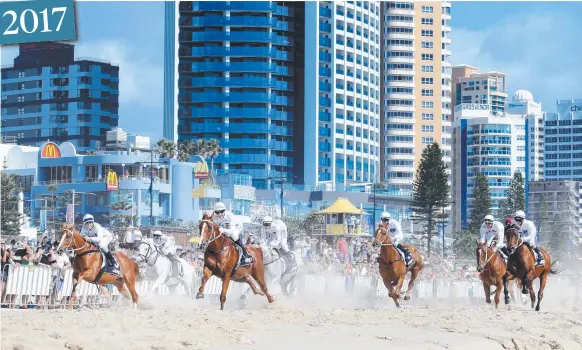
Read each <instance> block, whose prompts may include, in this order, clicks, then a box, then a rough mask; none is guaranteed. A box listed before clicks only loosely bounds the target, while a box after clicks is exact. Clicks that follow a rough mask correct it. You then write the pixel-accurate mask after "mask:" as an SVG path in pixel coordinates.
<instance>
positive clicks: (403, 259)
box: [394, 246, 410, 267]
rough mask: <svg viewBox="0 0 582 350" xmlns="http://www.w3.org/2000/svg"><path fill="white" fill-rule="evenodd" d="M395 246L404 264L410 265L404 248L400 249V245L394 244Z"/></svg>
mask: <svg viewBox="0 0 582 350" xmlns="http://www.w3.org/2000/svg"><path fill="white" fill-rule="evenodd" d="M394 248H396V251H397V252H398V255H400V259H402V262H403V263H404V266H406V267H408V265H410V264H407V263H406V254H404V252H403V251H402V250H400V249H399V248H398V247H396V246H394Z"/></svg>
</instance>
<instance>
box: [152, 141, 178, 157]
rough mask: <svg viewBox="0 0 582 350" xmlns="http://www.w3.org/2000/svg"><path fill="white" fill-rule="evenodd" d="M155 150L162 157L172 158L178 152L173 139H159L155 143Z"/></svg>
mask: <svg viewBox="0 0 582 350" xmlns="http://www.w3.org/2000/svg"><path fill="white" fill-rule="evenodd" d="M156 151H157V152H158V153H159V154H160V156H161V157H162V158H166V157H168V158H174V157H175V155H176V153H177V152H178V147H176V144H175V143H174V142H173V141H170V140H168V139H161V140H159V141H158V143H157V144H156Z"/></svg>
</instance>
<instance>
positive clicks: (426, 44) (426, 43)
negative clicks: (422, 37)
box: [422, 41, 434, 49]
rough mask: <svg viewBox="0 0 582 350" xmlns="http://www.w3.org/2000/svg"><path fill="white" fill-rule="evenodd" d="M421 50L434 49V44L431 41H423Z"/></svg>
mask: <svg viewBox="0 0 582 350" xmlns="http://www.w3.org/2000/svg"><path fill="white" fill-rule="evenodd" d="M422 48H423V49H432V48H434V43H433V42H432V41H423V42H422Z"/></svg>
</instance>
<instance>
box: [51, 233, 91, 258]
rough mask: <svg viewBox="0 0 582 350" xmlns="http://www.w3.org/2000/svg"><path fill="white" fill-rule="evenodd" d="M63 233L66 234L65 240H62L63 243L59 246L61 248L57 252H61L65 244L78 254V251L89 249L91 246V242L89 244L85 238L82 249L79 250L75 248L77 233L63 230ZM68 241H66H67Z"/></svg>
mask: <svg viewBox="0 0 582 350" xmlns="http://www.w3.org/2000/svg"><path fill="white" fill-rule="evenodd" d="M63 232H64V233H65V236H64V238H63V239H62V240H61V243H60V244H59V247H58V249H57V250H59V249H60V248H61V246H62V245H63V242H66V244H67V246H69V248H70V249H72V250H73V252H77V251H78V250H81V249H84V248H87V246H89V247H90V246H91V244H90V243H89V242H87V240H86V239H85V238H84V237H83V241H84V242H85V243H84V244H83V245H82V246H81V247H78V248H74V247H75V243H76V242H75V232H74V231H73V230H71V229H68V228H66V229H63ZM65 239H66V241H65Z"/></svg>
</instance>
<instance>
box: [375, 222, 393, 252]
mask: <svg viewBox="0 0 582 350" xmlns="http://www.w3.org/2000/svg"><path fill="white" fill-rule="evenodd" d="M380 230H383V231H386V233H385V234H386V235H388V236H390V234H389V233H388V229H387V228H385V227H380V228H378V231H380ZM376 232H377V231H376ZM376 236H378V234H377V233H376ZM378 245H379V246H380V247H394V243H385V242H382V243H378ZM394 249H396V248H394Z"/></svg>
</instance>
